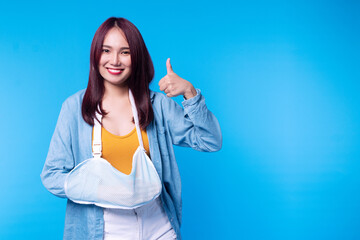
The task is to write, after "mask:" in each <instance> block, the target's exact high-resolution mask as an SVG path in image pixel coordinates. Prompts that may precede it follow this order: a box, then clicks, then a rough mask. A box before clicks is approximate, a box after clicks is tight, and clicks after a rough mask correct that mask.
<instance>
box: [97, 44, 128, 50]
mask: <svg viewBox="0 0 360 240" xmlns="http://www.w3.org/2000/svg"><path fill="white" fill-rule="evenodd" d="M102 47H106V48H112V47H111V46H109V45H102ZM124 49H130V48H129V47H122V48H120V50H124Z"/></svg>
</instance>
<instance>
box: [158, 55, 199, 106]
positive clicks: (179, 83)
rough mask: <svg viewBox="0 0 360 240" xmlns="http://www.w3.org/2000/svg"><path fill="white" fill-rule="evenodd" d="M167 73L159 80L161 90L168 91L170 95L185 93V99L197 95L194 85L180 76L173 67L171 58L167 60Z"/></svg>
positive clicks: (167, 94)
mask: <svg viewBox="0 0 360 240" xmlns="http://www.w3.org/2000/svg"><path fill="white" fill-rule="evenodd" d="M166 69H167V74H166V76H165V77H163V78H162V79H161V80H160V81H159V86H160V90H161V91H164V92H165V93H166V96H168V97H176V96H179V95H184V98H185V99H189V98H192V97H194V96H196V90H195V88H194V86H193V85H192V84H191V83H190V82H189V81H186V80H185V79H183V78H181V77H179V76H178V75H177V74H176V73H175V72H174V71H173V69H172V66H171V64H170V58H168V59H167V60H166Z"/></svg>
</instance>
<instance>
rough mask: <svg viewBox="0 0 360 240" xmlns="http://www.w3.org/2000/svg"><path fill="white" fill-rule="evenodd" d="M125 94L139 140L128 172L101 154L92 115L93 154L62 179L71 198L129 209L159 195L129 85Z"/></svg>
mask: <svg viewBox="0 0 360 240" xmlns="http://www.w3.org/2000/svg"><path fill="white" fill-rule="evenodd" d="M129 98H130V103H131V107H132V112H133V115H134V121H135V127H136V132H137V135H138V139H139V143H140V145H139V147H138V148H137V149H136V151H135V153H134V155H133V160H132V170H131V173H130V175H126V174H124V173H122V172H120V171H118V170H117V169H116V168H114V167H113V166H112V165H111V164H110V163H109V162H108V161H107V160H105V159H104V158H101V154H102V153H101V151H102V142H101V125H100V123H99V122H98V121H97V120H96V119H94V138H93V145H92V149H93V158H90V159H87V160H85V161H83V162H81V163H80V164H78V165H77V166H76V167H75V168H74V169H73V170H71V172H69V174H68V175H67V177H66V179H65V185H64V188H65V194H66V196H67V197H68V198H69V199H70V200H71V201H73V202H76V203H80V204H95V205H97V206H100V207H104V208H119V209H133V208H137V207H140V206H142V205H145V204H147V203H149V202H150V201H152V200H154V199H155V198H157V197H158V196H159V195H160V193H161V189H162V185H161V181H160V178H159V175H158V173H157V171H156V169H155V167H154V165H153V163H152V161H151V160H150V158H149V157H148V155H147V154H146V150H145V149H144V144H143V141H142V137H141V129H140V126H139V119H138V113H137V110H136V106H135V101H134V97H133V95H132V93H131V91H130V89H129ZM96 117H97V118H98V119H99V121H100V122H101V119H102V116H101V115H100V114H98V113H97V112H96ZM120 161H121V160H120Z"/></svg>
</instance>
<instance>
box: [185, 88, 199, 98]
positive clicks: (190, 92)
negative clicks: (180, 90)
mask: <svg viewBox="0 0 360 240" xmlns="http://www.w3.org/2000/svg"><path fill="white" fill-rule="evenodd" d="M190 85H191V86H190V87H189V88H188V89H187V90H186V91H185V92H184V98H185V99H186V100H188V99H190V98H193V97H195V96H196V94H197V92H196V89H195V88H194V86H193V85H192V84H190Z"/></svg>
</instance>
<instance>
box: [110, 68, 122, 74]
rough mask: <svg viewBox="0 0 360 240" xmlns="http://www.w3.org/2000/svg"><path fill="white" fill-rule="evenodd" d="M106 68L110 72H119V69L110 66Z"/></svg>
mask: <svg viewBox="0 0 360 240" xmlns="http://www.w3.org/2000/svg"><path fill="white" fill-rule="evenodd" d="M108 70H109V72H112V73H119V72H121V70H120V69H110V68H108Z"/></svg>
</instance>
